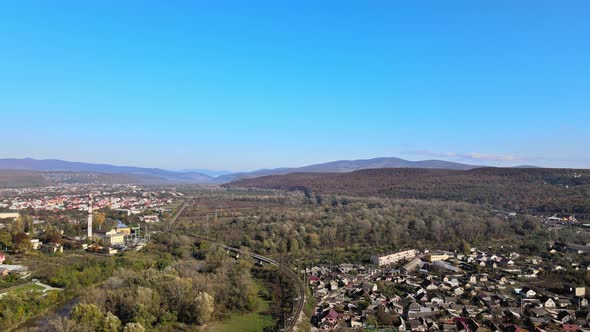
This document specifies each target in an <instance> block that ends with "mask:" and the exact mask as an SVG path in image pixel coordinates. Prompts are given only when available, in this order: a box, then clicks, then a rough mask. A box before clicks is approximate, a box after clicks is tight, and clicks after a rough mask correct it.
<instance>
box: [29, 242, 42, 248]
mask: <svg viewBox="0 0 590 332" xmlns="http://www.w3.org/2000/svg"><path fill="white" fill-rule="evenodd" d="M30 241H31V247H32V248H33V250H39V248H40V247H41V244H42V243H41V241H39V239H31V240H30Z"/></svg>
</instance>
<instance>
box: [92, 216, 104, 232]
mask: <svg viewBox="0 0 590 332" xmlns="http://www.w3.org/2000/svg"><path fill="white" fill-rule="evenodd" d="M105 219H106V215H105V214H104V212H95V213H94V215H93V216H92V220H93V221H94V222H95V223H96V224H97V225H98V229H102V224H103V223H104V221H105Z"/></svg>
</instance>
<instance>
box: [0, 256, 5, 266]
mask: <svg viewBox="0 0 590 332" xmlns="http://www.w3.org/2000/svg"><path fill="white" fill-rule="evenodd" d="M5 260H6V256H4V255H3V254H0V264H2V263H4V261H5Z"/></svg>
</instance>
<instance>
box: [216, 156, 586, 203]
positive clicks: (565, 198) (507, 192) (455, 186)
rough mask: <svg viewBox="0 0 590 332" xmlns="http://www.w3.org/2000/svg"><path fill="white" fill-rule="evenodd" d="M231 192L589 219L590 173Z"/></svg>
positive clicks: (394, 171)
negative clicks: (446, 203)
mask: <svg viewBox="0 0 590 332" xmlns="http://www.w3.org/2000/svg"><path fill="white" fill-rule="evenodd" d="M227 186H230V187H255V188H265V189H284V190H307V191H310V192H314V193H318V194H346V195H360V196H384V197H395V198H415V199H441V200H453V201H466V202H471V203H482V204H490V205H493V206H496V207H499V208H504V209H509V210H514V211H523V210H534V211H536V212H541V213H553V212H568V213H569V212H571V213H578V214H587V215H590V170H576V169H548V168H492V167H486V168H476V169H472V170H465V171H457V170H440V169H409V168H383V169H368V170H360V171H355V172H351V173H323V174H322V173H292V174H287V175H273V176H264V177H260V178H253V179H244V180H239V181H235V182H232V183H230V184H228V185H227Z"/></svg>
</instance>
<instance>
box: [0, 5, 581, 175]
mask: <svg viewBox="0 0 590 332" xmlns="http://www.w3.org/2000/svg"><path fill="white" fill-rule="evenodd" d="M372 4H373V6H368V5H367V3H363V2H347V1H344V2H343V1H323V2H321V3H315V2H313V3H312V2H303V3H302V2H282V3H277V2H274V1H252V2H247V3H241V2H226V1H215V2H207V3H205V2H200V3H194V2H189V1H178V2H174V5H172V4H170V3H165V2H151V1H147V2H145V1H127V2H125V3H121V2H113V1H104V2H98V1H97V2H79V1H55V2H51V3H49V2H43V1H28V0H25V1H19V2H14V3H6V4H3V8H2V10H1V11H0V31H3V32H4V33H3V35H2V43H0V72H1V73H2V78H3V79H2V80H0V112H1V113H0V115H2V117H1V118H2V123H3V124H4V126H3V130H2V131H0V139H1V140H2V142H4V145H3V149H2V153H1V154H2V155H1V156H0V157H2V158H25V157H31V158H36V159H62V160H69V161H78V162H91V163H105V164H114V165H126V166H141V167H157V168H163V169H197V168H198V169H214V170H219V169H224V170H226V169H227V170H231V171H245V170H254V169H260V168H275V167H288V166H291V167H295V166H304V165H310V164H317V163H323V162H329V161H334V160H343V159H344V160H352V159H370V158H375V157H388V156H395V157H400V158H404V159H408V160H424V159H441V160H448V161H453V162H460V163H468V164H483V165H490V166H516V165H522V164H532V165H538V166H545V167H571V168H590V156H589V155H588V154H587V151H588V142H590V130H589V129H590V112H589V111H588V108H589V106H590V102H589V101H590V95H589V94H588V91H589V88H590V84H589V83H590V75H589V74H590V63H589V62H588V61H587V59H589V58H590V45H589V44H588V43H587V42H586V40H587V36H588V33H589V32H590V21H589V20H587V17H588V14H589V10H590V4H588V2H585V1H571V2H568V3H567V6H566V5H565V4H558V3H555V2H550V1H519V2H513V1H496V2H488V3H484V2H473V1H466V0H464V1H456V2H453V6H451V5H450V4H449V3H444V2H435V1H427V2H426V3H420V4H419V3H416V2H406V3H402V2H385V1H383V2H381V1H378V2H374V3H372ZM426 4H427V5H426Z"/></svg>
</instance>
